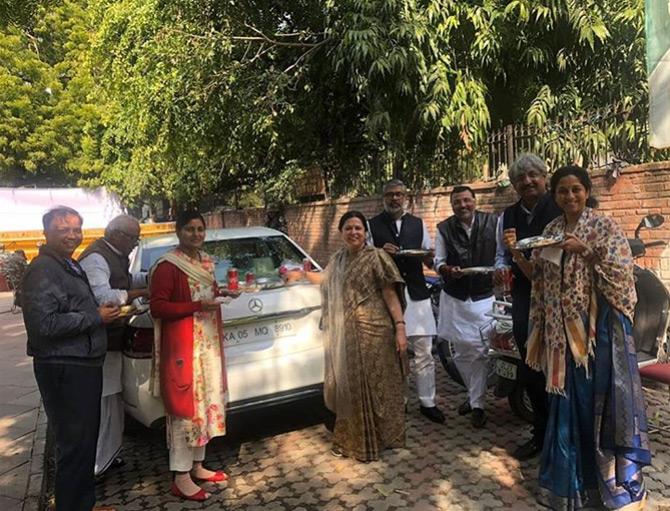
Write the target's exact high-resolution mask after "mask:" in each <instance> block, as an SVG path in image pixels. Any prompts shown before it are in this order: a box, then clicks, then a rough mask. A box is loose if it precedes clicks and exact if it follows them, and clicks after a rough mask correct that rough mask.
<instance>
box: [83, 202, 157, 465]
mask: <svg viewBox="0 0 670 511" xmlns="http://www.w3.org/2000/svg"><path fill="white" fill-rule="evenodd" d="M139 236H140V225H139V223H138V222H137V220H135V219H134V218H132V217H130V216H126V215H121V216H118V217H116V218H114V219H112V221H111V222H110V223H109V225H108V226H107V228H106V229H105V236H104V238H102V239H100V240H96V241H95V242H94V243H93V244H92V245H91V246H89V247H88V248H87V249H86V251H84V253H83V254H82V256H81V259H80V261H79V262H80V264H81V267H82V268H83V269H84V271H85V272H86V276H87V278H88V281H89V284H90V285H91V289H92V290H93V294H94V295H95V299H96V300H97V302H98V304H107V303H110V304H113V305H119V306H120V305H125V304H127V303H130V302H132V301H133V300H134V299H135V298H138V297H141V296H148V290H147V289H146V282H147V279H146V274H145V273H141V274H136V275H129V274H128V255H129V254H130V252H131V251H132V250H133V248H134V247H135V246H136V245H137V242H138V240H139ZM119 282H123V283H124V284H119ZM122 330H123V325H122V324H121V325H118V324H113V325H112V326H111V327H110V328H109V329H108V351H107V354H106V356H105V363H104V365H103V368H102V375H103V382H102V400H101V407H100V432H99V434H98V445H97V451H96V458H95V474H96V475H100V474H102V473H103V472H104V471H105V470H107V469H108V468H110V467H112V466H118V465H122V464H123V461H122V459H121V458H120V457H119V454H120V452H121V447H122V443H123V423H124V420H123V419H124V409H123V397H122V388H121V384H122V370H123V352H122V351H121V349H122V347H120V346H118V345H117V346H114V345H113V342H112V338H113V337H118V336H120V335H121V333H120V331H122ZM112 332H115V333H112Z"/></svg>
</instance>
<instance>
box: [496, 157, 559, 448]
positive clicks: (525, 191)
mask: <svg viewBox="0 0 670 511" xmlns="http://www.w3.org/2000/svg"><path fill="white" fill-rule="evenodd" d="M546 177H547V166H546V165H545V164H544V162H543V161H542V160H541V159H540V158H539V157H538V156H536V155H534V154H523V155H521V156H519V157H518V158H517V160H516V161H515V162H514V163H513V164H512V166H511V167H510V169H509V179H510V181H511V183H512V185H513V186H514V189H515V190H516V192H517V193H518V194H519V197H520V199H519V201H518V202H517V203H516V204H514V205H512V206H510V207H508V208H507V209H506V210H505V212H504V213H503V214H502V216H501V219H500V222H499V226H498V233H497V247H498V248H497V253H496V267H497V268H501V267H505V266H508V267H510V266H511V268H512V272H513V273H514V283H513V285H512V302H513V307H512V319H513V331H514V339H515V341H516V343H517V345H518V346H519V350H520V351H521V356H522V359H523V360H524V363H523V364H522V365H521V366H520V368H519V376H518V377H519V379H520V381H522V382H523V384H524V385H525V387H526V392H527V393H528V397H529V398H530V402H531V404H532V406H533V413H534V415H535V421H534V424H533V436H532V438H531V439H530V440H529V441H528V442H526V443H524V444H522V445H521V446H519V447H518V448H517V449H516V450H515V451H514V453H513V455H514V456H515V457H516V458H517V459H519V460H526V459H529V458H532V457H533V456H535V455H536V454H538V453H539V452H540V451H541V450H542V443H543V440H544V432H545V430H546V427H547V413H548V409H547V394H546V391H545V379H544V375H543V374H542V373H541V372H538V371H533V370H532V369H531V368H530V367H528V366H527V365H526V364H525V359H526V340H527V337H528V313H529V310H530V289H531V282H530V280H529V278H528V276H527V275H530V273H531V264H530V262H529V261H528V258H529V257H530V252H525V253H524V252H520V251H518V250H516V249H514V245H515V244H516V241H517V239H519V240H521V239H524V238H528V237H530V236H537V235H540V234H542V231H543V230H544V228H545V227H546V225H547V224H548V223H549V222H551V221H552V220H553V219H554V218H556V217H557V216H558V215H559V214H560V213H561V211H560V209H559V208H558V206H556V204H555V203H554V200H553V199H552V197H551V194H550V193H546ZM495 278H496V280H498V279H499V278H500V273H499V272H496V276H495Z"/></svg>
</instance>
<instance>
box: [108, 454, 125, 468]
mask: <svg viewBox="0 0 670 511" xmlns="http://www.w3.org/2000/svg"><path fill="white" fill-rule="evenodd" d="M125 464H126V460H124V459H123V458H122V457H121V456H117V457H116V458H114V461H112V464H111V465H110V466H109V468H121V467H123V466H124V465H125Z"/></svg>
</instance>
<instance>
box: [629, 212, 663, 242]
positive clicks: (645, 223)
mask: <svg viewBox="0 0 670 511" xmlns="http://www.w3.org/2000/svg"><path fill="white" fill-rule="evenodd" d="M664 223H665V217H664V216H663V215H659V214H658V213H652V214H650V215H647V216H645V217H644V218H643V219H642V220H641V221H640V224H639V225H638V226H637V228H636V229H635V237H636V238H637V237H639V235H640V230H641V229H642V228H643V227H646V228H647V229H656V228H657V227H660V226H661V225H663V224H664Z"/></svg>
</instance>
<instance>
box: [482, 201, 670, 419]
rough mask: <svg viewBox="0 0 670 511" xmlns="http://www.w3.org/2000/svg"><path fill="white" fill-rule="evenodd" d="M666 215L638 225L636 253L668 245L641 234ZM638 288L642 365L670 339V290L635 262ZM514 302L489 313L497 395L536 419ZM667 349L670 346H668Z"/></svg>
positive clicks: (637, 328)
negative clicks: (522, 374)
mask: <svg viewBox="0 0 670 511" xmlns="http://www.w3.org/2000/svg"><path fill="white" fill-rule="evenodd" d="M664 221H665V219H664V218H663V216H662V215H657V214H656V215H647V216H645V217H644V218H643V219H642V221H641V222H640V224H639V225H638V227H637V228H636V229H635V238H632V239H629V240H628V243H629V245H630V247H631V251H632V253H633V257H634V258H635V259H637V258H639V257H643V256H644V255H645V253H646V249H647V248H649V247H655V246H662V245H665V241H652V242H649V243H644V242H643V241H642V240H640V238H639V234H640V230H641V229H642V228H647V229H655V228H657V227H659V226H661V225H662V224H663V223H664ZM633 273H634V275H635V291H636V292H637V298H638V301H637V305H636V306H635V317H634V323H633V338H634V339H635V347H636V350H637V360H638V366H640V367H643V366H645V365H648V364H653V363H655V362H656V354H657V351H658V346H659V344H660V343H667V334H668V326H669V322H670V313H669V311H670V293H669V292H668V290H667V288H666V287H665V285H664V284H663V282H661V280H660V279H659V278H658V276H657V275H656V274H655V273H654V272H653V271H651V270H649V269H646V268H642V267H641V266H638V265H635V267H634V269H633ZM511 307H512V304H511V303H510V301H509V300H498V301H496V302H495V303H494V305H493V310H492V311H491V312H490V313H488V315H489V316H490V317H491V318H492V321H491V328H490V329H489V330H488V332H487V334H486V339H487V340H488V342H489V348H490V351H489V354H490V355H491V356H492V357H494V358H495V373H496V375H497V376H498V378H497V382H496V391H495V393H496V395H498V396H501V397H502V396H506V397H507V398H508V401H509V404H510V408H511V409H512V411H513V412H514V413H515V414H516V415H518V416H519V417H521V418H523V419H524V420H527V421H528V422H532V420H533V410H532V407H531V405H530V400H529V399H528V397H527V395H526V392H525V390H524V388H523V386H522V385H521V384H520V382H519V381H518V379H517V376H518V372H519V365H520V364H521V356H520V354H519V349H518V347H517V345H516V343H515V342H514V335H513V334H512V316H511ZM666 351H667V350H666Z"/></svg>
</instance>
